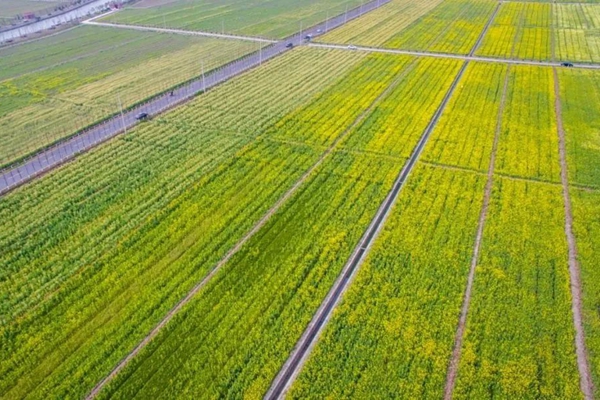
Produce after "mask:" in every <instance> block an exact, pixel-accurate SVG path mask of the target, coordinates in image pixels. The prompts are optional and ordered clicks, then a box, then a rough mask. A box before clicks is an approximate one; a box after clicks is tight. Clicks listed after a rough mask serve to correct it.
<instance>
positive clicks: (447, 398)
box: [444, 66, 510, 400]
mask: <svg viewBox="0 0 600 400" xmlns="http://www.w3.org/2000/svg"><path fill="white" fill-rule="evenodd" d="M509 76H510V66H509V67H507V68H506V76H505V77H504V86H503V88H502V98H501V100H500V107H499V109H498V115H497V116H496V130H495V133H494V142H493V144H492V152H491V154H490V164H489V166H488V171H487V181H486V183H485V192H484V195H483V204H482V206H481V212H480V214H479V222H478V223H477V233H476V235H475V243H474V245H473V254H472V256H471V265H470V266H469V274H468V276H467V285H466V287H465V292H464V294H463V303H462V307H461V311H460V317H459V320H458V325H457V327H456V334H455V337H454V347H453V350H452V357H451V358H450V363H449V365H448V371H447V375H446V384H445V387H444V400H451V399H452V394H453V392H454V387H455V383H456V377H457V375H458V367H459V364H460V356H461V350H462V344H463V340H464V336H465V328H466V326H467V316H468V313H469V307H470V305H471V295H472V292H473V283H474V281H475V271H476V268H477V263H478V262H479V256H480V252H481V243H482V241H483V231H484V228H485V222H486V220H487V215H488V209H489V206H490V202H491V197H492V188H493V185H494V171H495V169H496V153H497V150H498V142H499V141H500V132H501V131H502V118H503V116H504V107H505V104H506V93H507V92H508V82H509V79H508V78H509Z"/></svg>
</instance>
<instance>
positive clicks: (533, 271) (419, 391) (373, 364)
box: [289, 64, 597, 398]
mask: <svg viewBox="0 0 600 400" xmlns="http://www.w3.org/2000/svg"><path fill="white" fill-rule="evenodd" d="M494 69H495V71H494ZM548 70H549V71H550V72H551V70H550V69H548ZM523 71H525V72H527V69H526V68H524V67H511V68H510V70H508V71H507V70H506V68H505V67H502V66H498V65H486V64H473V65H471V66H470V67H469V69H468V70H467V72H466V74H465V76H464V77H463V79H464V81H463V82H464V83H463V84H462V85H461V86H460V89H459V90H458V91H457V93H456V94H455V96H454V101H453V102H451V103H450V104H449V105H448V108H447V111H446V113H445V114H444V115H443V116H442V118H441V119H440V122H439V125H438V127H437V128H436V130H435V131H434V133H433V135H432V137H431V139H430V144H429V146H428V147H427V148H426V150H425V153H424V154H423V159H424V160H427V161H426V163H421V164H420V167H418V168H417V170H416V171H415V172H413V175H412V176H411V177H410V178H409V180H408V183H407V185H408V186H407V188H406V189H405V191H404V192H403V193H402V194H401V196H400V198H399V200H398V203H397V204H396V206H395V208H394V209H393V211H392V214H391V216H390V219H389V221H388V222H387V223H386V224H385V226H384V230H383V232H382V233H381V236H380V237H379V238H378V239H377V241H376V242H375V244H374V245H373V249H372V250H371V253H370V255H369V256H368V258H367V260H366V261H365V263H364V265H363V266H362V269H361V270H360V271H359V272H358V274H357V276H356V278H355V282H353V283H352V285H351V286H350V289H349V291H348V292H347V293H346V295H345V297H344V299H343V301H342V303H341V304H340V306H338V309H337V310H336V312H335V314H334V316H333V319H332V321H331V322H330V324H329V326H328V327H327V328H326V330H325V332H324V334H323V336H322V338H321V339H320V341H319V342H318V344H317V346H316V348H315V350H314V351H313V353H312V355H311V357H310V358H309V360H308V361H307V364H306V365H305V366H304V369H303V370H302V372H301V374H300V376H299V378H298V380H297V381H296V382H295V384H294V386H293V387H292V391H291V394H290V395H289V397H290V398H307V397H308V398H327V397H331V398H348V397H356V398H362V397H366V396H369V395H370V394H373V393H376V397H382V398H385V397H390V396H392V397H393V396H396V395H397V396H398V397H400V398H433V397H438V398H439V397H443V395H444V386H445V380H446V374H447V370H448V365H449V360H450V356H451V354H452V346H453V343H454V337H455V332H456V329H457V326H458V315H459V310H460V306H461V301H462V298H463V293H464V290H465V284H466V281H467V273H468V267H469V264H470V262H471V257H472V252H473V246H474V242H475V230H476V228H477V218H478V216H479V213H480V212H481V211H480V210H481V206H482V198H483V194H484V189H483V184H484V183H485V176H484V175H483V174H482V173H481V172H482V171H483V170H487V167H488V165H489V160H490V150H486V149H491V142H492V141H493V135H494V131H495V129H496V125H497V124H498V122H499V121H500V123H501V125H500V131H499V136H498V139H499V143H498V147H497V148H498V151H499V152H500V151H501V149H505V150H504V151H506V149H507V148H508V147H519V146H521V145H520V144H519V143H516V142H514V141H513V140H511V139H510V138H509V137H508V136H506V134H505V133H506V127H507V125H508V126H511V125H512V123H511V121H512V120H513V116H514V111H515V110H516V109H517V107H520V108H522V103H520V100H519V98H516V97H515V96H514V93H515V91H516V88H515V87H518V86H519V85H520V83H519V82H518V80H517V79H516V78H515V75H519V74H520V73H521V72H523ZM506 74H508V86H507V93H506V104H505V106H504V108H503V113H502V118H501V119H500V120H499V119H498V115H497V113H498V112H499V102H500V101H501V92H502V90H503V89H502V86H503V81H504V79H505V76H506ZM482 76H488V77H489V78H490V79H489V80H488V81H487V83H488V84H487V85H485V84H483V83H482V81H481V77H482ZM537 79H539V80H540V81H541V83H540V82H536V83H531V86H535V87H537V86H538V85H539V86H542V87H546V86H545V83H544V79H545V75H542V76H541V77H539V76H538V78H537ZM519 89H521V90H522V89H524V88H522V87H521V88H519ZM548 89H551V87H549V88H548ZM498 92H500V93H498ZM525 93H526V91H525ZM531 97H533V98H535V96H531ZM467 101H468V102H469V103H470V104H471V105H473V104H486V103H488V104H489V103H491V104H490V105H489V106H488V107H485V108H486V109H490V110H489V111H488V110H486V113H485V114H484V115H482V116H478V115H472V118H470V119H468V122H467V123H466V124H464V126H462V129H458V127H457V126H456V125H454V124H453V121H455V119H454V118H456V120H460V116H461V113H463V112H465V111H466V110H465V109H463V108H462V107H461V105H462V104H465V103H464V102H467ZM534 105H535V104H534ZM482 108H483V107H482ZM467 110H468V108H467ZM493 110H495V112H494V111H493ZM536 110H537V107H536V108H532V109H529V110H528V109H527V108H525V109H524V111H525V113H524V114H529V115H535V114H536ZM463 121H464V118H463ZM505 121H508V124H507V123H506V122H505ZM521 121H524V120H521ZM478 129H480V130H485V131H486V132H488V134H487V136H484V137H482V138H478V137H477V140H478V141H479V143H480V147H481V148H482V150H484V152H485V154H486V156H485V157H481V156H480V155H479V154H473V151H472V146H470V145H469V141H470V140H475V139H473V138H471V136H472V135H473V132H475V131H476V130H478ZM554 135H557V133H556V129H555V130H554ZM461 138H462V141H461V142H462V143H461V142H458V143H460V144H461V145H456V143H457V140H458V139H461ZM443 143H448V148H447V149H446V151H445V152H440V150H439V149H441V148H443V147H444V146H443V145H442V144H443ZM463 143H464V144H463ZM557 151H558V146H557ZM509 153H512V151H509ZM534 158H535V157H534ZM446 160H447V161H446ZM499 160H500V157H499V156H498V158H497V159H496V167H498V162H499ZM555 162H556V164H557V167H558V159H556V160H555ZM444 164H445V165H449V167H446V166H444ZM497 172H498V173H495V174H494V183H493V186H492V192H491V203H490V208H489V210H488V214H487V219H486V221H485V225H484V230H483V239H482V243H481V256H480V258H479V262H478V264H477V267H476V270H475V272H476V274H475V280H474V287H473V297H472V298H471V301H470V304H471V306H470V308H471V309H470V311H469V317H468V319H467V327H466V335H465V342H464V344H463V347H462V350H461V358H460V364H459V369H458V380H457V383H456V387H455V390H454V398H490V397H496V396H498V397H509V398H515V397H518V398H527V397H528V396H531V398H536V397H544V396H547V397H553V398H580V397H581V393H580V391H579V377H578V372H577V366H576V360H575V346H574V329H573V320H572V316H571V312H570V311H571V297H570V292H569V275H568V268H567V242H566V238H565V233H564V213H563V204H562V195H561V187H560V186H559V185H557V184H548V183H540V182H537V181H535V180H532V179H533V178H534V177H533V176H532V177H526V176H524V178H526V179H522V178H521V179H516V180H515V179H512V178H506V177H504V176H503V175H504V173H503V171H502V170H500V171H497ZM586 193H587V192H586ZM590 205H591V202H589V203H588V207H589V206H590ZM583 215H594V214H583V212H582V216H581V217H580V218H581V219H582V220H583ZM590 225H591V226H593V228H592V229H595V225H597V224H595V223H592V224H589V223H588V224H587V226H588V227H590ZM582 229H583V228H582ZM539 232H544V233H545V234H544V235H543V236H542V235H539ZM587 235H588V236H587V237H588V239H587V240H588V244H587V245H586V248H585V249H586V250H587V251H588V256H589V255H591V254H595V253H596V250H594V243H589V241H590V240H594V239H591V236H589V234H587ZM588 268H590V267H588ZM589 274H595V272H593V271H592V270H590V271H589ZM591 298H594V297H593V296H592V297H591ZM591 298H590V304H591V303H592V300H591ZM590 311H591V310H590ZM592 335H593V333H592ZM592 342H593V340H592Z"/></svg>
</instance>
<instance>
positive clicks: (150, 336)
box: [86, 62, 414, 400]
mask: <svg viewBox="0 0 600 400" xmlns="http://www.w3.org/2000/svg"><path fill="white" fill-rule="evenodd" d="M413 66H414V62H413V63H409V64H407V66H406V69H405V70H404V71H402V73H401V74H399V76H398V77H396V78H395V79H394V80H393V81H392V82H391V83H390V84H389V85H388V87H387V88H386V89H385V90H383V91H382V92H381V93H380V94H379V95H378V96H377V97H376V98H375V99H374V100H373V102H371V104H370V105H369V107H367V108H366V109H365V110H363V111H362V112H361V113H360V114H359V115H358V116H357V117H356V118H355V119H354V121H352V123H351V124H350V125H349V126H348V127H347V128H346V129H344V131H342V132H341V133H340V134H339V135H338V136H337V137H336V139H335V140H334V141H333V142H332V143H331V145H329V146H328V147H327V149H325V151H324V152H323V153H322V154H321V156H320V157H319V159H318V160H317V161H316V162H315V163H314V164H313V165H312V166H311V167H310V168H309V169H308V170H306V171H305V172H304V174H303V175H302V176H301V177H300V178H299V179H298V180H297V181H296V182H295V183H294V184H293V186H292V187H291V188H290V189H288V191H287V192H285V193H284V194H283V195H282V196H281V197H280V198H279V199H278V200H277V202H275V204H274V205H273V206H272V207H271V208H270V209H269V210H267V212H266V213H265V215H263V217H262V218H261V219H260V220H259V221H258V222H257V223H256V224H255V225H254V226H253V227H252V229H250V231H248V232H247V233H246V234H245V235H244V236H243V237H242V238H241V239H240V240H239V241H238V242H237V243H236V244H235V245H234V246H233V247H232V248H231V249H230V250H229V251H228V252H227V254H225V256H224V257H223V258H222V259H221V260H219V262H218V263H217V264H216V265H215V266H214V267H213V268H212V269H211V270H210V272H209V273H208V274H207V275H206V276H205V277H204V278H203V279H202V280H201V281H200V282H199V283H197V284H196V285H195V286H194V287H193V288H192V289H191V290H190V291H189V292H188V293H187V294H186V295H185V297H184V298H183V299H181V300H180V301H179V302H178V303H177V304H176V305H175V306H174V307H173V308H172V309H171V310H169V312H168V313H167V314H166V315H165V316H164V317H163V319H162V320H161V321H160V322H159V323H158V324H157V325H156V326H155V327H154V328H153V329H152V330H151V331H150V333H149V334H148V335H146V336H145V337H144V338H143V339H142V340H141V341H140V343H139V344H138V345H137V346H136V347H135V348H134V349H133V350H132V351H131V352H130V353H128V354H127V356H125V357H124V358H123V359H122V360H121V361H120V362H119V364H117V366H116V367H115V368H114V369H113V370H112V371H111V372H110V373H109V374H108V375H107V376H106V377H105V378H104V379H102V380H101V381H100V382H99V383H98V384H97V385H96V386H95V387H94V388H93V389H92V391H91V392H90V393H89V394H88V396H86V399H87V400H92V399H94V398H95V397H96V396H97V395H98V393H100V391H101V390H102V389H103V388H104V387H105V386H106V385H107V384H108V383H109V382H110V381H112V380H113V379H114V378H115V377H116V376H117V375H118V373H119V372H120V371H121V370H123V368H125V367H126V366H127V364H129V362H130V361H131V360H132V359H133V358H134V357H135V356H136V355H137V354H138V353H139V352H140V351H141V350H142V349H143V348H144V347H146V345H147V344H148V343H150V342H151V341H152V339H154V338H155V337H156V336H157V335H158V334H159V333H160V331H161V329H162V328H163V327H164V326H165V325H167V324H168V323H169V322H170V321H171V320H172V319H173V317H174V316H175V314H177V313H178V312H179V311H180V310H181V309H182V308H183V307H184V306H185V305H186V304H188V303H189V302H190V301H191V300H192V298H193V297H194V296H195V295H196V294H197V293H198V292H199V291H200V290H201V289H202V288H203V287H204V286H206V285H207V284H208V283H209V282H210V280H211V279H212V278H213V277H214V276H215V275H216V274H217V273H218V272H219V271H220V270H221V269H222V268H223V266H224V265H225V264H226V263H227V262H228V261H229V260H230V259H231V257H233V256H234V255H235V254H236V253H237V252H238V251H239V250H240V249H241V248H242V246H243V245H244V244H246V242H248V240H250V239H251V238H252V237H253V236H254V235H255V234H256V233H257V232H258V231H259V230H260V229H261V228H262V227H263V226H264V225H265V224H266V223H267V222H268V221H269V219H270V218H271V217H272V216H273V214H275V213H276V212H277V211H278V210H279V209H280V208H281V206H283V204H284V203H285V202H286V201H287V200H288V199H290V198H291V197H292V196H293V195H294V194H295V193H296V191H297V190H298V189H299V188H300V186H302V184H303V183H304V182H305V181H306V180H307V179H308V178H309V177H310V176H311V175H312V174H313V173H314V172H315V171H316V170H317V169H318V168H319V167H320V166H321V164H323V162H324V161H325V160H326V159H327V158H328V157H329V155H331V154H333V153H334V150H335V148H336V147H337V145H338V144H339V143H340V142H341V141H342V140H343V139H344V138H345V137H346V136H347V135H348V134H349V133H350V132H351V131H352V130H353V129H354V128H355V127H356V126H357V125H358V124H360V123H361V122H362V121H363V120H364V119H365V118H366V117H367V116H368V115H370V114H371V111H372V110H373V108H374V107H375V106H376V105H377V104H378V103H379V101H380V100H381V99H382V98H383V97H385V96H386V95H387V94H388V93H389V91H390V90H391V89H392V88H394V87H396V86H397V85H398V84H399V83H400V82H401V80H402V78H403V77H404V76H405V75H406V73H407V72H408V71H409V70H411V69H412V67H413ZM259 138H260V137H257V139H256V140H259Z"/></svg>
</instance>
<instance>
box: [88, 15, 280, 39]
mask: <svg viewBox="0 0 600 400" xmlns="http://www.w3.org/2000/svg"><path fill="white" fill-rule="evenodd" d="M82 24H85V25H96V26H107V27H111V28H121V29H132V30H136V31H149V32H162V33H176V34H178V35H196V36H207V37H213V38H220V39H236V40H247V41H251V42H262V43H277V40H271V39H265V38H259V37H252V36H239V35H228V34H225V33H210V32H199V31H187V30H183V29H170V28H156V27H153V26H141V25H125V24H112V23H109V22H96V21H93V20H91V19H88V20H87V21H83V22H82Z"/></svg>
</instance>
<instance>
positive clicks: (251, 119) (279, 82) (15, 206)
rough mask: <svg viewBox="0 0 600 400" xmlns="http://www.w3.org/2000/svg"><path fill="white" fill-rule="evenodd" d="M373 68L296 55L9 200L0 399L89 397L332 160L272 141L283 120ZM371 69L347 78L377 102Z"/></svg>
mask: <svg viewBox="0 0 600 400" xmlns="http://www.w3.org/2000/svg"><path fill="white" fill-rule="evenodd" d="M362 58H363V56H361V55H357V54H352V53H350V54H348V53H341V52H332V51H310V50H309V49H302V50H298V51H296V52H293V53H291V54H289V55H286V56H284V57H281V58H278V59H277V60H273V62H272V63H269V64H267V65H266V66H265V67H264V68H262V69H260V70H256V71H255V72H253V73H251V74H248V75H247V76H245V79H236V80H233V81H231V82H229V83H227V84H225V85H223V86H221V87H219V88H218V90H214V91H211V92H209V93H208V94H207V95H206V96H202V97H201V98H199V99H198V100H196V101H195V102H193V103H190V104H189V105H187V106H185V107H182V108H179V109H177V110H174V111H173V112H171V113H169V114H167V115H166V117H165V118H161V119H158V120H155V121H153V122H151V123H147V124H144V125H142V126H140V127H138V128H137V129H135V130H134V131H133V132H131V133H129V134H128V135H126V136H123V137H122V138H121V139H120V140H119V142H117V143H110V144H109V145H107V146H103V147H102V148H99V149H97V150H96V151H93V152H91V153H89V154H87V155H85V156H83V157H81V158H80V159H79V160H78V161H77V162H76V163H73V164H70V165H68V166H66V167H65V168H63V169H61V170H58V171H56V172H55V173H54V174H52V175H51V176H49V177H46V178H44V179H42V180H40V181H38V182H36V183H35V184H34V185H31V186H27V187H25V188H23V189H21V190H18V191H16V192H14V193H12V194H11V195H9V196H7V197H6V198H5V199H3V202H2V204H1V206H2V210H1V212H2V214H3V215H4V217H3V219H4V220H7V219H10V220H11V221H12V223H11V229H7V230H4V231H3V232H2V233H1V234H0V235H1V236H0V241H1V242H2V247H3V249H6V251H5V252H3V253H2V260H1V263H2V265H4V266H5V267H6V268H2V271H3V279H2V283H1V285H2V292H3V293H6V294H7V295H6V296H5V297H3V298H2V304H1V310H2V318H1V321H2V326H1V332H2V335H3V337H4V338H6V339H7V340H6V341H5V342H3V347H2V349H0V351H1V357H0V360H1V361H0V369H1V371H2V372H1V373H0V376H1V378H0V394H1V395H2V396H5V397H20V396H24V395H28V396H30V397H46V396H47V395H52V396H58V397H61V396H67V395H69V396H77V397H79V396H82V395H84V394H85V392H86V391H87V390H89V389H91V387H92V386H93V385H94V384H95V383H96V382H97V381H98V380H99V379H100V378H101V377H102V376H103V375H104V374H106V373H107V372H108V371H109V370H110V368H112V367H113V366H114V365H115V364H116V363H117V362H118V361H119V360H120V359H121V358H122V357H123V355H124V354H125V353H126V352H127V351H129V350H130V349H131V348H132V347H133V345H135V344H136V343H137V342H139V340H140V339H141V337H143V335H145V334H146V333H147V332H148V331H149V330H150V328H151V327H152V326H153V325H154V324H156V323H157V322H158V320H160V318H161V317H162V316H163V315H165V313H166V311H167V310H168V309H169V308H170V307H172V306H173V305H174V304H175V303H176V302H177V301H178V300H179V299H180V298H181V297H182V296H183V294H184V293H185V292H186V291H187V290H189V289H190V288H191V286H193V285H194V284H195V283H196V282H197V281H199V280H200V279H201V278H202V277H203V276H204V275H205V274H206V272H207V271H208V270H209V269H210V268H211V267H212V266H213V265H214V264H215V263H216V261H217V260H218V259H219V258H220V257H222V256H223V254H225V252H226V251H227V250H228V249H229V248H231V247H232V245H233V244H234V243H235V242H236V241H238V240H239V238H241V237H242V236H243V235H244V233H245V232H246V231H248V229H249V228H250V227H251V226H252V225H253V224H254V223H255V222H256V221H258V219H259V218H260V217H261V216H262V215H263V214H264V213H265V212H266V210H267V209H269V207H271V205H272V204H273V203H274V202H275V200H276V199H277V198H278V197H280V196H281V194H282V193H284V192H285V191H286V190H287V189H288V188H289V187H291V185H292V184H293V182H295V181H296V180H298V178H299V177H300V176H301V175H302V174H303V173H304V172H305V171H306V170H307V168H308V167H309V166H310V165H312V164H314V162H315V161H316V159H317V158H318V157H319V154H321V153H322V151H323V150H322V149H313V148H311V147H310V146H308V145H304V144H302V143H297V144H290V143H283V142H277V141H274V140H268V138H264V140H263V138H261V137H260V135H261V134H264V133H265V132H266V131H267V130H268V129H272V126H273V124H274V123H275V122H276V120H275V121H274V120H273V118H274V117H277V116H278V115H285V113H286V111H287V112H291V111H293V110H294V109H295V108H297V107H302V106H303V105H306V104H307V103H309V100H310V99H311V98H313V97H315V96H317V94H318V92H319V91H322V90H327V89H328V88H330V87H333V86H332V85H333V84H336V85H344V86H347V85H348V81H340V78H341V77H342V76H345V74H346V73H347V72H348V71H349V69H350V68H352V67H353V66H355V65H356V64H357V63H358V62H360V60H361V59H362ZM396 58H397V57H388V58H387V60H390V59H396ZM382 63H383V64H382V68H388V69H389V70H390V74H388V77H387V79H391V78H392V77H393V73H392V72H391V71H392V69H393V66H394V65H393V63H390V62H389V61H388V62H387V63H385V60H384V61H382ZM291 66H298V68H300V69H299V70H298V71H296V73H294V74H292V75H290V74H289V69H290V67H291ZM361 71H364V69H362V68H358V69H356V70H355V71H354V72H353V73H352V74H351V75H347V76H345V78H346V79H350V80H351V81H352V82H353V83H354V85H353V86H352V85H351V86H352V87H353V89H354V90H355V91H356V90H358V88H359V87H362V89H361V90H363V91H365V90H367V89H368V91H366V92H364V95H369V96H376V94H374V93H372V88H371V87H369V86H368V85H367V84H366V83H365V84H361V83H360V81H361V79H363V80H364V78H361V77H360V76H357V74H359V73H360V72H361ZM363 75H364V74H363ZM380 79H384V76H382V75H380ZM336 81H339V82H340V83H335V82H336ZM271 85H274V86H271ZM299 88H302V90H297V89H299ZM266 90H268V91H269V96H265V95H264V94H265V91H266ZM361 97H362V96H358V97H357V99H360V98H361ZM317 98H318V96H317ZM273 99H277V101H273ZM309 109H311V108H310V107H309ZM227 110H229V111H227ZM352 110H354V111H349V112H348V114H347V115H346V116H345V118H346V119H347V120H348V121H349V122H351V121H352V119H353V118H355V117H356V113H358V112H360V110H358V109H356V108H353V109H352ZM353 113H354V114H353ZM310 117H311V118H312V120H313V122H314V123H315V124H316V125H320V124H321V123H324V122H325V121H327V120H328V119H329V113H328V109H324V110H323V113H322V114H321V115H320V116H319V115H312V116H310ZM170 118H173V120H177V121H178V122H179V125H174V124H173V123H172V122H171V121H170ZM186 121H189V122H190V124H189V125H188V124H186ZM204 121H206V123H204ZM216 121H219V122H218V123H219V124H220V126H221V130H216V129H213V128H214V126H215V125H216V124H217V122H216ZM289 128H290V129H293V127H289ZM255 138H258V140H255ZM24 237H27V241H26V242H25V243H26V245H25V246H23V243H24V241H23V238H24ZM24 282H27V285H24V284H23V283H24ZM40 299H43V300H42V302H41V303H40ZM67 353H68V354H69V357H64V356H63V354H67ZM83 360H85V362H84V361H83Z"/></svg>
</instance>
